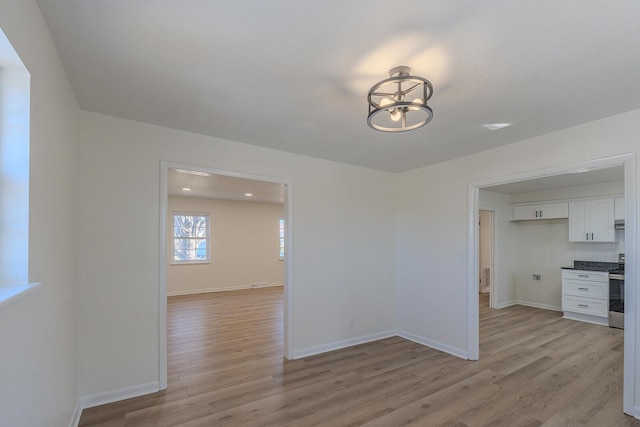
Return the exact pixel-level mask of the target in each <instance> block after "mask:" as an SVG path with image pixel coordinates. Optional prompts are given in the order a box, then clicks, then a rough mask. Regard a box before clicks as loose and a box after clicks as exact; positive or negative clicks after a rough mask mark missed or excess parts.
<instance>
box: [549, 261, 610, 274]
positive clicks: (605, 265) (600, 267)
mask: <svg viewBox="0 0 640 427" xmlns="http://www.w3.org/2000/svg"><path fill="white" fill-rule="evenodd" d="M561 268H562V269H563V270H582V271H607V272H608V271H610V270H617V269H618V263H617V262H600V261H573V267H561Z"/></svg>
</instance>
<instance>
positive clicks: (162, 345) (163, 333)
mask: <svg viewBox="0 0 640 427" xmlns="http://www.w3.org/2000/svg"><path fill="white" fill-rule="evenodd" d="M170 169H184V170H189V171H194V172H203V173H209V174H212V175H224V176H229V177H234V178H244V179H251V180H254V181H262V182H268V183H272V184H282V185H284V188H285V191H284V209H283V210H284V223H285V248H286V250H285V253H284V313H283V318H284V325H283V333H284V337H283V338H284V339H283V356H284V357H285V358H287V359H293V349H294V345H293V325H294V324H295V322H294V320H293V316H294V310H293V286H294V285H293V181H292V180H290V179H287V178H280V177H272V176H265V175H256V174H250V173H245V172H236V171H228V170H223V169H216V168H211V167H207V166H197V165H190V164H185V163H179V162H173V161H167V160H161V161H160V206H159V208H160V242H159V251H158V260H159V271H158V351H159V361H158V369H159V383H160V384H159V386H160V390H164V389H166V388H167V269H168V259H167V251H168V246H167V244H168V241H169V240H168V235H167V234H168V233H167V230H168V209H169V191H168V177H169V170H170Z"/></svg>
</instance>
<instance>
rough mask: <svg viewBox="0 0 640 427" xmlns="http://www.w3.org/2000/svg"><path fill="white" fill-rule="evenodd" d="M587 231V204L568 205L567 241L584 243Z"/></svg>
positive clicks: (575, 203)
mask: <svg viewBox="0 0 640 427" xmlns="http://www.w3.org/2000/svg"><path fill="white" fill-rule="evenodd" d="M589 231H590V230H589V202H571V203H569V241H570V242H586V241H587V238H588V237H590V236H589V234H588V232H589Z"/></svg>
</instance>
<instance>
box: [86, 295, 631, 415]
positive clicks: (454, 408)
mask: <svg viewBox="0 0 640 427" xmlns="http://www.w3.org/2000/svg"><path fill="white" fill-rule="evenodd" d="M487 296H488V295H486V294H484V295H481V307H480V317H481V322H480V343H481V344H480V360H479V361H475V362H470V361H465V360H462V359H459V358H457V357H454V356H451V355H448V354H445V353H442V352H439V351H436V350H433V349H430V348H428V347H424V346H422V345H419V344H415V343H413V342H411V341H407V340H405V339H402V338H399V337H393V338H389V339H384V340H380V341H376V342H372V343H369V344H363V345H359V346H355V347H351V348H347V349H343V350H338V351H334V352H330V353H326V354H321V355H317V356H313V357H308V358H305V359H302V360H292V361H286V360H283V358H282V308H283V303H282V289H277V288H276V289H272V288H271V289H270V288H265V289H254V290H250V291H235V292H224V293H216V294H202V295H195V296H180V297H171V298H169V304H168V307H169V308H168V310H169V313H168V351H169V354H168V361H169V365H168V372H169V386H168V389H167V390H166V391H162V392H159V393H154V394H151V395H147V396H143V397H139V398H135V399H129V400H125V401H122V402H117V403H113V404H110V405H104V406H100V407H95V408H91V409H86V410H84V411H83V414H82V418H81V421H80V425H81V426H260V427H262V426H314V425H321V426H360V425H366V426H385V427H389V426H401V425H416V426H457V427H464V426H468V427H472V426H508V427H519V426H545V427H559V426H583V425H584V426H598V427H602V426H607V427H613V426H640V421H638V420H635V419H633V418H631V417H629V416H626V415H624V414H623V413H622V353H623V350H622V347H623V345H622V342H623V340H622V337H623V333H622V331H621V330H617V329H610V328H607V327H602V326H595V325H589V324H586V323H581V322H576V321H571V320H566V319H562V318H561V313H558V312H553V311H547V310H540V309H536V308H531V307H524V306H515V307H510V308H505V309H501V310H494V309H490V308H489V307H488V298H487Z"/></svg>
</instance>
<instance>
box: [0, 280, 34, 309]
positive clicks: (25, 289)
mask: <svg viewBox="0 0 640 427" xmlns="http://www.w3.org/2000/svg"><path fill="white" fill-rule="evenodd" d="M40 285H41V283H39V282H36V283H26V284H24V285H3V286H0V307H3V306H5V305H8V304H10V303H12V302H14V301H17V300H19V299H20V298H22V297H23V296H25V295H27V294H29V293H31V292H32V291H33V290H35V289H36V288H37V287H38V286H40Z"/></svg>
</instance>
